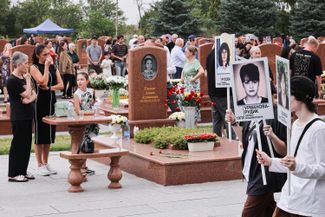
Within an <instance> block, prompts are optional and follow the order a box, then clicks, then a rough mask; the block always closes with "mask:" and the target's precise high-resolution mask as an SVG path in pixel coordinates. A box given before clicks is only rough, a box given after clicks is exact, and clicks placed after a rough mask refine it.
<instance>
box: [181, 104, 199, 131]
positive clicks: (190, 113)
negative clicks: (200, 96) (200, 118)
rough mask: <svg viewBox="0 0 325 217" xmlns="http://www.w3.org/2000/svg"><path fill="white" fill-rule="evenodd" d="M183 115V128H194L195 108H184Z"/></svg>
mask: <svg viewBox="0 0 325 217" xmlns="http://www.w3.org/2000/svg"><path fill="white" fill-rule="evenodd" d="M183 108H184V113H185V128H194V127H195V113H196V107H195V106H184V107H183Z"/></svg>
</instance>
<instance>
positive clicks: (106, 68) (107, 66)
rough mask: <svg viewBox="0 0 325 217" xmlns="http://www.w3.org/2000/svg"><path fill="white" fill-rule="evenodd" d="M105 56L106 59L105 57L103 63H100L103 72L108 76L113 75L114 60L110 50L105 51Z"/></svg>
mask: <svg viewBox="0 0 325 217" xmlns="http://www.w3.org/2000/svg"><path fill="white" fill-rule="evenodd" d="M104 57H105V59H103V61H102V64H101V65H100V67H101V68H102V69H103V74H104V76H105V77H106V78H108V77H110V76H112V65H113V62H112V60H111V59H110V57H111V55H110V53H108V52H104Z"/></svg>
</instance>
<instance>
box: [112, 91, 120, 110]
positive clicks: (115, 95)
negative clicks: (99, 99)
mask: <svg viewBox="0 0 325 217" xmlns="http://www.w3.org/2000/svg"><path fill="white" fill-rule="evenodd" d="M112 107H113V109H118V108H119V107H120V95H119V89H113V90H112Z"/></svg>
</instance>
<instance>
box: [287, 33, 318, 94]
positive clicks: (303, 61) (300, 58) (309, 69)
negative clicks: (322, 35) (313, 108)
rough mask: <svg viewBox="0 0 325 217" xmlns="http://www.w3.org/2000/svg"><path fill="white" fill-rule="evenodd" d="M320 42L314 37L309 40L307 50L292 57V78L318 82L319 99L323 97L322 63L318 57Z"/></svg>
mask: <svg viewBox="0 0 325 217" xmlns="http://www.w3.org/2000/svg"><path fill="white" fill-rule="evenodd" d="M318 45H319V44H318V41H317V39H315V38H314V37H313V36H310V37H309V38H308V41H307V42H306V43H305V48H304V49H303V50H299V51H297V52H295V53H293V54H292V55H291V57H290V69H291V76H299V75H300V76H306V77H308V78H310V79H311V80H312V81H313V82H314V83H315V81H316V85H317V88H316V90H318V91H317V94H318V97H319V98H321V97H322V90H321V74H322V73H323V70H322V63H321V60H320V58H319V57H318V56H317V55H316V51H317V49H318Z"/></svg>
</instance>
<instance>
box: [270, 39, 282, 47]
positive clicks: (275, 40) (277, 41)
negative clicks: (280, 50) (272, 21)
mask: <svg viewBox="0 0 325 217" xmlns="http://www.w3.org/2000/svg"><path fill="white" fill-rule="evenodd" d="M282 41H283V40H282V38H281V37H276V38H273V40H272V42H273V44H277V45H279V46H281V47H282Z"/></svg>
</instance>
